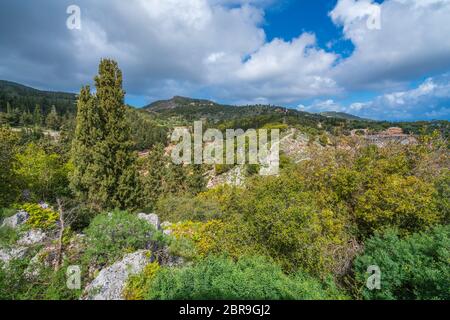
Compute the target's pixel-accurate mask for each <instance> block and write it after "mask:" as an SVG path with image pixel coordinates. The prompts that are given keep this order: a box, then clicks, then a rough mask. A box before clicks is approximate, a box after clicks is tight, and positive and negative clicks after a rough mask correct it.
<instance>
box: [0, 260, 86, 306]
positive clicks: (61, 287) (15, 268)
mask: <svg viewBox="0 0 450 320" xmlns="http://www.w3.org/2000/svg"><path fill="white" fill-rule="evenodd" d="M29 262H30V261H29V260H28V259H20V260H13V261H10V262H9V264H8V265H7V266H6V265H2V264H1V263H0V300H77V299H79V297H80V295H81V290H71V289H68V288H67V284H66V280H67V277H66V270H67V268H66V267H67V266H66V265H63V266H62V267H61V268H60V269H59V270H58V271H56V272H55V270H54V269H53V268H44V269H43V270H41V272H40V274H39V276H38V277H31V278H30V277H29V276H27V275H26V270H27V267H28V266H29Z"/></svg>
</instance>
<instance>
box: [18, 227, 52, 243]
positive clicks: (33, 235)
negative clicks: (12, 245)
mask: <svg viewBox="0 0 450 320" xmlns="http://www.w3.org/2000/svg"><path fill="white" fill-rule="evenodd" d="M46 239H47V234H46V233H45V232H43V231H41V230H39V229H32V230H29V231H27V232H25V233H24V234H23V236H22V237H21V238H20V239H19V240H18V241H17V244H18V245H19V246H32V245H35V244H38V243H43V242H44V241H45V240H46Z"/></svg>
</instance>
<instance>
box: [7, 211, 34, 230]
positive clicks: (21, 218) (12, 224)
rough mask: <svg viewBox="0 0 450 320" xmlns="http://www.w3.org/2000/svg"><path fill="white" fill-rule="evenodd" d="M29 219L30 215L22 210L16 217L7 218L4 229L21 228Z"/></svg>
mask: <svg viewBox="0 0 450 320" xmlns="http://www.w3.org/2000/svg"><path fill="white" fill-rule="evenodd" d="M28 218H29V214H28V213H27V212H26V211H23V210H20V211H19V212H17V213H16V214H15V215H13V216H11V217H9V218H5V219H4V220H3V223H2V227H9V228H13V229H17V228H18V227H19V226H21V225H22V224H24V223H25V222H26V221H27V220H28Z"/></svg>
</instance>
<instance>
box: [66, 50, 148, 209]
mask: <svg viewBox="0 0 450 320" xmlns="http://www.w3.org/2000/svg"><path fill="white" fill-rule="evenodd" d="M95 85H96V90H97V91H96V94H95V95H92V94H91V92H90V88H89V87H85V88H83V89H82V90H81V92H80V96H79V99H78V113H77V127H76V132H75V138H74V142H73V146H72V160H73V164H74V167H75V170H74V173H73V175H72V177H71V183H72V187H73V189H74V190H75V192H76V193H77V194H78V196H80V197H81V199H83V200H85V201H87V202H88V204H90V205H93V206H94V207H96V208H98V209H111V208H120V209H133V208H135V207H136V206H137V201H138V199H139V194H138V193H139V184H138V183H139V180H138V176H137V170H136V155H135V153H134V152H133V148H132V147H133V144H132V141H131V138H130V137H131V135H130V130H129V125H128V124H127V121H126V118H125V113H126V106H125V103H124V96H125V93H124V91H123V89H122V72H121V71H120V69H119V67H118V65H117V63H116V62H115V61H112V60H109V59H103V60H102V61H101V62H100V66H99V73H98V75H97V76H96V77H95Z"/></svg>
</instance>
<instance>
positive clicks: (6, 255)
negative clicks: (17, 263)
mask: <svg viewBox="0 0 450 320" xmlns="http://www.w3.org/2000/svg"><path fill="white" fill-rule="evenodd" d="M27 251H28V248H26V247H14V248H4V249H0V261H1V262H3V263H4V264H8V263H9V262H10V261H11V260H15V259H22V258H23V257H25V254H26V253H27Z"/></svg>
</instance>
